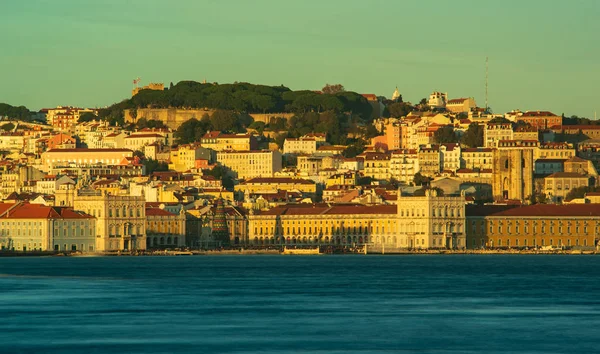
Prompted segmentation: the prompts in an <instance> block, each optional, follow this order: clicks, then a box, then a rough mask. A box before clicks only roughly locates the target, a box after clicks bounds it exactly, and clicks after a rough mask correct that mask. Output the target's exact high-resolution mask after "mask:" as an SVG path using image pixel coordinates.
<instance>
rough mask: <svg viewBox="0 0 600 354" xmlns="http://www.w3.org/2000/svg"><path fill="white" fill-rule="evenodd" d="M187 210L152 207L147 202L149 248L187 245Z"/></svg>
mask: <svg viewBox="0 0 600 354" xmlns="http://www.w3.org/2000/svg"><path fill="white" fill-rule="evenodd" d="M185 227H186V217H185V210H184V209H183V208H180V210H179V213H175V212H172V211H169V210H166V208H160V207H152V206H151V204H150V203H146V243H147V248H179V247H185V236H186V231H185Z"/></svg>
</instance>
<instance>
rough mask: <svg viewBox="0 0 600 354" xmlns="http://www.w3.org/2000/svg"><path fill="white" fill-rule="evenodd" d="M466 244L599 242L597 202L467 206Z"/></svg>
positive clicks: (518, 245)
mask: <svg viewBox="0 0 600 354" xmlns="http://www.w3.org/2000/svg"><path fill="white" fill-rule="evenodd" d="M467 215H468V216H467V220H466V224H467V229H466V230H467V246H468V248H564V247H566V248H575V249H577V248H579V249H591V248H593V247H595V246H596V245H597V243H598V234H599V232H600V204H570V205H553V204H536V205H529V206H517V207H510V206H493V205H490V206H469V208H468V210H467Z"/></svg>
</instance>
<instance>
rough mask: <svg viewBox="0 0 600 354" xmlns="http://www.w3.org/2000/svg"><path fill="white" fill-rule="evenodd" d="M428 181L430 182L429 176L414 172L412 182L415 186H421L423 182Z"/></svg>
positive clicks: (426, 182)
mask: <svg viewBox="0 0 600 354" xmlns="http://www.w3.org/2000/svg"><path fill="white" fill-rule="evenodd" d="M429 182H431V178H430V177H426V176H423V175H422V174H421V172H417V173H415V177H414V178H413V183H414V184H415V186H422V185H424V184H428V183H429Z"/></svg>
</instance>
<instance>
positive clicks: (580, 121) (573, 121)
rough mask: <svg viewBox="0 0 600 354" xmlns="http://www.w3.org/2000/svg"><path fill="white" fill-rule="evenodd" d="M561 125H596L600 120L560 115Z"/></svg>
mask: <svg viewBox="0 0 600 354" xmlns="http://www.w3.org/2000/svg"><path fill="white" fill-rule="evenodd" d="M562 121H563V125H598V124H600V120H594V119H589V118H584V117H578V116H571V117H565V115H564V114H563V115H562Z"/></svg>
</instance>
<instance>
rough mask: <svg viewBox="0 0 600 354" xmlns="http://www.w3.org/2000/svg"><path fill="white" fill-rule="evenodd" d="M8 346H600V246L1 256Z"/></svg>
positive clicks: (2, 334)
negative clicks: (513, 250) (530, 250)
mask: <svg viewBox="0 0 600 354" xmlns="http://www.w3.org/2000/svg"><path fill="white" fill-rule="evenodd" d="M0 274H1V275H0V352H2V353H18V352H26V353H39V352H43V353H116V352H130V353H183V352H189V353H412V352H421V353H566V352H569V353H597V352H600V257H596V256H508V255H507V256H497V255H494V256H307V257H303V256H198V257H114V258H108V257H107V258H62V257H56V258H0Z"/></svg>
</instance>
